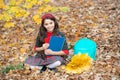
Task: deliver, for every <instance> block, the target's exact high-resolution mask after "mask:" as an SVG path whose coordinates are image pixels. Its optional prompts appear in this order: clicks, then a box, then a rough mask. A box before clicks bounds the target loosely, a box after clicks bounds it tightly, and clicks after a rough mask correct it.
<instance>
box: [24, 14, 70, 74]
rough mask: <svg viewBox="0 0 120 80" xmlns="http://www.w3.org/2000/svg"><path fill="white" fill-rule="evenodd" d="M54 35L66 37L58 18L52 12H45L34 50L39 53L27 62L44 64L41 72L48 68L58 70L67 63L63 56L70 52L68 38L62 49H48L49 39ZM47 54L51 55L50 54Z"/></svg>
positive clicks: (33, 64) (36, 64)
mask: <svg viewBox="0 0 120 80" xmlns="http://www.w3.org/2000/svg"><path fill="white" fill-rule="evenodd" d="M52 35H54V36H60V37H64V38H65V35H64V34H63V33H62V32H60V31H59V26H58V23H57V20H56V18H55V17H54V16H53V15H52V14H45V15H43V16H42V23H41V26H40V29H39V33H38V36H37V39H36V44H35V47H34V51H35V52H37V55H36V56H35V57H32V56H31V57H29V58H27V59H26V60H25V63H27V64H29V65H32V66H42V69H41V72H43V71H45V70H46V69H47V68H48V69H50V70H54V71H56V67H57V66H60V65H61V64H63V63H65V59H64V58H63V56H66V55H68V53H69V51H68V46H67V43H66V40H65V42H64V45H63V48H62V50H61V51H57V52H56V51H52V50H50V49H48V47H49V40H50V37H51V36H52ZM46 54H50V55H49V56H48V55H46ZM51 55H52V56H51Z"/></svg>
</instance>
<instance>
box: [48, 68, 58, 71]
mask: <svg viewBox="0 0 120 80" xmlns="http://www.w3.org/2000/svg"><path fill="white" fill-rule="evenodd" d="M49 69H50V70H51V71H54V72H58V69H57V68H49Z"/></svg>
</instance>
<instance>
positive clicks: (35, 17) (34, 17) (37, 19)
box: [33, 15, 41, 24]
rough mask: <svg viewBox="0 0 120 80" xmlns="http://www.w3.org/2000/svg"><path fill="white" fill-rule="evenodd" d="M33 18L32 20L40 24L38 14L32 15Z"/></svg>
mask: <svg viewBox="0 0 120 80" xmlns="http://www.w3.org/2000/svg"><path fill="white" fill-rule="evenodd" d="M33 20H34V22H35V23H36V24H40V23H41V19H40V17H39V15H34V16H33Z"/></svg>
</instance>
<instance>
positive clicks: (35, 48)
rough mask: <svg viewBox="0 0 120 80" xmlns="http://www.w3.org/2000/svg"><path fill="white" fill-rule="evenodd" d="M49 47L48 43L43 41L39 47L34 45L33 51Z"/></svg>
mask: <svg viewBox="0 0 120 80" xmlns="http://www.w3.org/2000/svg"><path fill="white" fill-rule="evenodd" d="M48 47H49V44H48V43H44V44H43V45H42V46H41V47H34V51H36V52H39V51H42V50H46V49H47V48H48Z"/></svg>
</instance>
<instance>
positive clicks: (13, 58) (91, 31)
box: [0, 0, 120, 80]
mask: <svg viewBox="0 0 120 80" xmlns="http://www.w3.org/2000/svg"><path fill="white" fill-rule="evenodd" d="M48 4H49V5H52V6H53V5H54V6H56V7H59V6H65V7H68V8H69V10H68V11H66V9H67V8H63V11H59V10H58V11H57V10H56V8H54V11H55V12H54V11H53V12H51V13H53V14H54V15H55V16H56V18H57V19H58V21H59V25H60V29H61V30H62V31H63V32H64V33H65V34H66V37H67V41H68V45H69V49H70V53H71V54H72V53H73V52H72V49H73V45H74V43H75V42H76V41H77V40H79V39H80V38H83V37H87V38H90V39H92V40H94V41H95V42H96V43H97V53H96V54H97V56H96V58H97V60H96V61H94V62H93V64H92V68H91V69H90V70H89V71H84V72H82V73H81V74H68V73H66V72H65V71H64V69H62V67H59V68H58V70H59V71H58V72H57V73H54V72H52V71H49V70H47V71H46V72H45V73H39V70H37V69H34V70H32V71H30V70H29V68H28V67H27V66H23V65H22V63H23V61H24V59H25V58H26V57H28V55H34V54H35V53H33V52H32V48H33V46H34V43H35V38H36V36H37V32H38V30H39V25H38V24H39V23H37V22H36V23H34V19H32V16H33V15H34V14H35V13H36V12H35V11H36V9H38V6H33V7H31V8H30V9H29V11H30V14H29V16H28V17H27V18H13V19H12V21H13V22H14V23H15V25H14V26H13V25H11V26H12V27H5V21H2V20H1V21H0V38H1V39H0V44H1V45H0V66H1V68H0V70H1V73H0V78H1V79H2V80H120V5H119V4H120V1H119V0H66V1H62V0H52V1H51V2H49V3H48ZM0 11H1V12H2V10H0ZM1 12H0V13H1ZM35 19H36V17H35ZM38 20H39V19H38ZM8 25H10V24H8ZM8 25H7V26H8ZM3 26H4V27H3ZM12 65H14V66H12ZM7 66H8V67H7ZM5 67H7V70H6V71H3V69H4V68H5ZM7 71H9V72H7Z"/></svg>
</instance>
